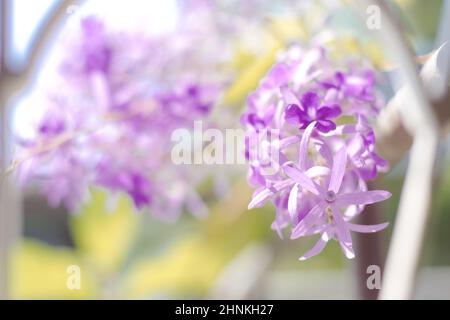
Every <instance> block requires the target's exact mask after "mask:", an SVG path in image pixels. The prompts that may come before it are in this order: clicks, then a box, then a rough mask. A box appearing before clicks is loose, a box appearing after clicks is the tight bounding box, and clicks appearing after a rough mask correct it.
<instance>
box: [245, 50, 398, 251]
mask: <svg viewBox="0 0 450 320" xmlns="http://www.w3.org/2000/svg"><path fill="white" fill-rule="evenodd" d="M347 63H348V65H349V67H348V69H349V71H346V72H341V71H336V69H337V67H338V66H339V68H342V66H343V64H342V63H338V62H334V61H332V60H330V59H329V58H328V57H327V54H326V51H325V50H324V49H323V48H321V49H318V48H312V49H304V48H299V47H298V46H293V47H292V48H290V49H289V50H288V52H287V53H286V54H285V55H283V56H282V58H281V60H280V61H279V62H278V63H277V64H276V65H275V66H274V67H273V68H272V71H271V72H269V74H268V75H267V77H266V78H265V79H263V80H262V81H261V85H260V87H259V88H258V89H257V90H256V91H255V92H254V93H252V94H251V95H250V96H249V99H248V112H247V113H245V114H244V116H243V117H242V122H243V124H244V126H245V128H246V155H247V157H248V159H249V160H250V164H251V167H250V170H249V175H248V178H249V182H250V184H251V185H252V186H253V187H255V188H256V190H255V192H254V194H253V197H252V200H251V201H250V204H249V209H251V208H254V207H261V206H263V205H264V204H265V203H267V202H271V203H272V204H273V205H274V206H275V220H274V222H273V223H272V229H274V230H275V231H276V232H277V233H278V234H279V236H280V237H282V236H283V230H284V229H286V228H288V229H291V238H292V239H297V238H300V237H304V236H311V235H315V234H320V235H321V237H320V239H319V241H318V242H317V244H316V245H315V246H314V247H313V248H312V249H311V250H310V251H308V252H307V253H305V254H304V255H303V256H302V258H301V260H304V259H307V258H310V257H312V256H314V255H316V254H318V253H320V252H321V251H322V250H323V248H324V247H325V245H326V243H327V242H328V241H329V240H330V239H336V240H337V241H339V243H340V245H341V247H342V250H343V252H344V254H345V255H346V256H347V257H348V258H353V257H354V251H353V245H352V240H351V236H350V231H356V232H376V231H380V230H382V229H383V228H385V227H386V226H387V223H384V224H379V225H374V226H361V225H356V224H353V223H351V222H350V221H351V220H352V219H354V218H355V217H356V216H358V215H359V214H362V213H363V210H364V208H365V206H366V205H369V204H372V203H376V202H380V201H383V200H386V199H388V198H389V197H390V193H389V192H387V191H382V190H375V191H373V190H372V191H369V190H367V181H368V180H370V179H374V178H376V176H377V175H378V172H380V171H385V170H387V162H386V161H385V160H384V159H382V158H381V157H380V156H379V155H378V154H377V153H376V150H375V141H376V138H375V133H374V130H373V128H372V127H371V125H370V122H369V120H371V117H373V116H376V114H377V112H378V110H379V109H378V108H374V106H378V105H380V102H379V100H378V96H379V95H378V93H377V91H376V89H375V76H374V73H373V72H372V71H367V69H364V71H360V70H358V68H357V64H356V63H354V62H353V61H348V62H347ZM344 65H345V64H344ZM274 70H275V71H276V72H275V71H274ZM330 75H331V76H330ZM336 121H339V122H340V123H343V124H341V125H339V126H337V125H336ZM292 126H296V127H298V128H299V130H292ZM274 132H276V135H273V134H272V133H274ZM263 135H265V136H267V137H268V138H267V139H265V140H261V139H260V138H261V136H263ZM271 136H276V138H275V139H271ZM261 150H263V151H267V150H270V151H271V152H270V153H268V152H260V151H261ZM277 153H278V154H277ZM268 168H269V169H271V170H267V169H268Z"/></svg>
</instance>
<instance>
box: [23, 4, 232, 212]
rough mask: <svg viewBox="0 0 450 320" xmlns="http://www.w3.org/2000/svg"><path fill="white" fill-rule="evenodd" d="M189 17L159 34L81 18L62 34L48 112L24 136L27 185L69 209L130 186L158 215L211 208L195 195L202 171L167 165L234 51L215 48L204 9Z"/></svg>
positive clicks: (209, 103) (204, 115)
mask: <svg viewBox="0 0 450 320" xmlns="http://www.w3.org/2000/svg"><path fill="white" fill-rule="evenodd" d="M194 8H195V10H191V9H194ZM197 9H198V10H197ZM184 14H185V16H184V17H183V19H182V20H181V21H180V23H179V24H180V25H179V26H178V27H177V28H176V30H174V31H170V32H165V33H163V34H161V35H148V34H146V33H145V32H140V31H139V30H134V31H126V30H124V31H117V30H113V29H112V28H110V26H109V25H108V23H107V22H105V21H103V20H102V19H100V18H98V17H96V16H85V17H82V18H81V19H80V21H79V26H77V28H76V31H75V32H73V31H72V30H71V32H68V33H67V34H65V35H64V37H62V40H61V42H60V45H61V46H63V48H62V58H61V62H60V63H59V64H58V72H57V73H58V74H57V81H56V83H52V85H51V86H50V89H49V90H48V91H47V93H46V95H47V97H46V100H45V103H46V107H45V112H44V113H43V115H42V117H41V119H40V120H39V121H37V123H36V125H35V130H34V134H33V136H32V138H29V137H27V138H22V137H19V138H18V141H19V143H18V151H17V155H16V160H17V163H18V164H20V165H19V166H18V168H17V169H18V173H19V177H20V180H21V182H22V183H26V182H31V181H33V182H35V183H37V185H38V187H39V188H40V189H41V190H42V191H43V192H44V194H45V195H46V196H47V197H48V200H49V203H50V204H51V205H53V206H58V205H60V204H64V205H65V206H66V207H67V208H68V209H69V210H71V211H76V210H77V209H78V206H79V204H82V203H83V202H84V201H85V200H87V198H88V197H89V191H88V190H89V188H88V187H89V186H92V185H93V186H97V187H104V188H106V189H108V190H110V191H114V192H116V191H117V192H125V193H126V194H128V195H129V197H130V198H131V199H132V201H133V202H134V204H135V207H136V208H138V209H140V208H148V209H149V210H150V211H151V212H152V213H154V214H156V215H158V216H160V217H162V218H166V219H173V218H176V217H177V216H178V214H179V213H180V212H181V211H182V210H183V208H185V207H187V209H188V210H189V211H191V212H192V213H194V214H198V215H201V214H204V213H205V211H206V207H205V205H204V204H203V202H202V201H201V199H200V197H199V195H198V194H197V193H196V191H195V186H196V184H197V183H198V182H199V180H201V176H199V175H198V174H195V175H194V176H192V175H193V174H194V172H190V171H189V170H187V169H186V168H185V167H181V166H178V167H177V166H174V165H172V163H171V159H170V150H171V148H172V143H171V134H172V131H173V130H174V129H177V128H188V129H189V128H191V127H192V126H193V122H194V120H199V119H203V120H205V121H207V119H208V115H209V114H210V111H211V109H212V108H213V106H214V104H215V103H216V101H217V99H218V96H219V94H220V92H221V89H223V86H224V84H225V82H226V81H227V77H228V74H227V73H226V72H220V71H218V70H217V69H218V66H219V65H220V64H221V63H223V61H224V60H225V59H226V57H227V54H229V52H227V46H223V45H222V46H220V47H218V39H219V36H223V34H220V33H218V32H217V30H215V28H216V27H217V26H216V25H215V24H214V21H213V20H212V19H211V18H212V15H211V12H210V10H209V8H208V7H197V5H192V7H190V8H186V12H184ZM199 15H200V17H199ZM195 17H196V19H197V22H198V23H196V24H194V23H192V19H195ZM208 17H209V19H207V18H208ZM199 21H200V22H201V23H200V22H199ZM215 33H217V34H216V35H215Z"/></svg>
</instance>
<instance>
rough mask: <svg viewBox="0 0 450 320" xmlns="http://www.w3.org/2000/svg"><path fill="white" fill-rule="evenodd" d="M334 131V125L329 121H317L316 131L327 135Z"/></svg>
mask: <svg viewBox="0 0 450 320" xmlns="http://www.w3.org/2000/svg"><path fill="white" fill-rule="evenodd" d="M334 129H336V124H335V123H334V122H333V121H331V120H319V121H317V130H319V131H321V132H323V133H328V132H330V131H333V130H334Z"/></svg>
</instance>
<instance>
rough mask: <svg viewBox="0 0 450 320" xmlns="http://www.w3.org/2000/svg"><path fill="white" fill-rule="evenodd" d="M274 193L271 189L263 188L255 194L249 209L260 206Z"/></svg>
mask: <svg viewBox="0 0 450 320" xmlns="http://www.w3.org/2000/svg"><path fill="white" fill-rule="evenodd" d="M273 194H274V193H273V192H272V191H271V190H269V189H266V188H265V189H262V190H261V191H259V192H258V191H257V193H255V194H254V196H253V198H252V201H250V203H249V205H248V209H249V210H250V209H253V208H259V207H261V206H263V205H264V203H265V202H266V201H267V199H269V198H270V197H271V196H272V195H273Z"/></svg>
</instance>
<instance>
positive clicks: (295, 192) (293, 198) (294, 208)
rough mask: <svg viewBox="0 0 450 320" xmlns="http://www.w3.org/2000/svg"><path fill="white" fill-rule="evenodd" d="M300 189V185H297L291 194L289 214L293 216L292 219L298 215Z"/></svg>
mask: <svg viewBox="0 0 450 320" xmlns="http://www.w3.org/2000/svg"><path fill="white" fill-rule="evenodd" d="M298 189H299V185H298V183H296V184H295V185H294V186H293V187H292V189H291V192H290V193H289V200H288V212H289V214H290V215H291V218H294V217H295V215H296V214H297V205H298Z"/></svg>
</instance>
